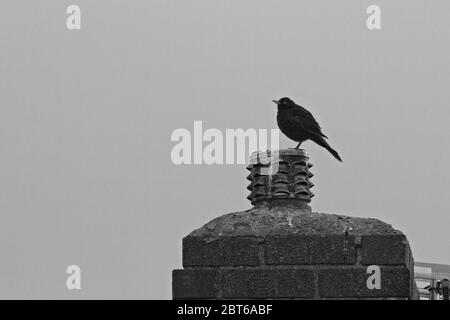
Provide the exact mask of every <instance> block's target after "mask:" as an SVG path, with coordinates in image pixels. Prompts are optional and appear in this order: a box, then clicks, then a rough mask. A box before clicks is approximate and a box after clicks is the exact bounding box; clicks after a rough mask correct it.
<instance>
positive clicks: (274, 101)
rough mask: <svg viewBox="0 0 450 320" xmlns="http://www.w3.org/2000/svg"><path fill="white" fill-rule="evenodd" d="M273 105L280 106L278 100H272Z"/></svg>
mask: <svg viewBox="0 0 450 320" xmlns="http://www.w3.org/2000/svg"><path fill="white" fill-rule="evenodd" d="M272 102H273V103H276V104H280V103H279V102H278V100H272Z"/></svg>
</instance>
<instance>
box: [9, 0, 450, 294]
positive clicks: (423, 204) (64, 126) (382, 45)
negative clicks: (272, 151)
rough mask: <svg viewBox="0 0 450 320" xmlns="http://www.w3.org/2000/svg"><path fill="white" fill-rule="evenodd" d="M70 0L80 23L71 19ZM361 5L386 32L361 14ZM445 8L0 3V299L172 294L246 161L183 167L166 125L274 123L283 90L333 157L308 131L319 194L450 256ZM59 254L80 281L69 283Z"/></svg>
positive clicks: (419, 247) (425, 254)
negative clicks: (76, 285) (187, 248)
mask: <svg viewBox="0 0 450 320" xmlns="http://www.w3.org/2000/svg"><path fill="white" fill-rule="evenodd" d="M70 4H78V5H79V6H80V7H81V10H82V30H81V31H69V30H67V29H66V26H65V20H66V17H67V15H66V13H65V10H66V7H67V6H68V5H70ZM370 4H378V5H380V7H381V10H382V30H380V31H368V30H367V28H366V26H365V19H366V17H367V15H366V13H365V11H366V8H367V6H368V5H370ZM449 10H450V4H449V3H448V1H432V2H431V1H424V0H421V1H418V0H414V1H411V0H408V1H406V0H402V1H395V2H393V1H350V0H344V1H317V0H314V1H298V0H296V1H262V0H258V1H244V2H243V1H225V0H215V1H211V0H208V1H207V0H203V1H197V0H194V1H162V0H161V1H157V0H145V1H112V0H110V1H106V0H101V1H99V0H96V1H87V0H85V1H75V0H74V1H61V0H58V1H57V0H53V1H50V0H46V1H18V0H15V1H12V0H10V1H2V2H0V48H1V50H0V159H1V162H0V163H1V165H0V252H1V257H2V258H1V264H0V298H153V299H160V298H170V297H171V288H170V286H171V270H172V269H174V268H180V267H181V239H182V237H183V236H185V235H187V234H188V233H189V232H191V231H192V230H193V229H195V228H198V227H200V226H202V225H203V224H204V223H206V222H208V221H209V220H211V219H212V218H214V217H216V216H218V215H221V214H224V213H227V212H231V211H237V210H245V209H248V208H249V206H250V204H249V203H248V201H247V200H246V199H245V197H246V196H247V190H246V189H245V187H246V185H247V181H246V180H245V177H246V175H247V172H246V170H245V167H244V166H242V165H224V166H217V165H216V166H207V165H197V166H194V165H192V166H187V165H184V166H183V165H182V166H175V165H173V164H172V163H171V161H170V151H171V149H172V147H173V146H174V145H175V143H174V142H171V141H170V135H171V133H172V131H173V130H174V129H176V128H187V129H189V130H192V127H193V121H194V120H202V121H203V125H204V127H205V128H218V129H221V130H225V129H226V128H267V129H271V128H275V127H276V121H275V114H276V108H275V106H274V105H273V103H272V102H271V99H274V98H279V97H281V96H290V97H291V98H292V99H294V100H295V101H296V102H298V103H299V104H302V105H304V106H305V107H307V108H308V109H310V110H311V111H312V112H313V113H314V115H315V116H316V118H317V119H318V120H319V122H320V123H321V125H322V127H323V129H324V132H325V134H327V135H328V136H329V137H330V144H331V145H332V146H333V147H335V148H336V149H337V150H338V151H339V154H340V155H341V156H342V158H343V160H344V162H343V164H340V163H338V162H337V161H335V160H334V159H333V158H332V157H331V156H330V155H329V154H328V153H327V152H326V151H325V150H323V149H321V148H320V147H317V146H316V145H314V144H312V143H305V144H304V147H306V149H307V151H308V152H309V154H310V155H311V161H312V162H313V163H314V165H315V166H314V168H313V172H314V174H315V176H314V178H313V181H314V183H315V185H316V186H315V187H314V193H315V194H316V197H315V198H314V200H313V202H312V207H313V209H314V210H315V211H321V212H329V213H339V214H346V215H350V216H360V217H374V218H378V219H381V220H383V221H386V222H388V223H391V224H392V225H393V226H394V227H396V228H398V229H400V230H402V231H403V232H405V233H406V235H407V236H408V238H409V240H410V243H411V246H412V249H413V253H414V257H415V259H416V260H419V261H427V262H436V263H447V264H449V263H450V241H449V234H448V232H449V231H448V230H449V222H450V217H449V201H448V199H449V198H450V188H449V184H450V170H449V169H448V166H449V163H450V148H449V143H448V141H449V140H450V130H449V129H448V122H449V121H448V120H449V118H450V110H449V89H450V88H449V83H450V62H449V56H450V45H449V43H448V39H449V38H450V37H449V36H450V35H449V33H450V21H449V19H448V12H449ZM282 139H283V140H282V141H281V146H282V147H294V146H295V143H294V142H291V141H289V140H287V139H286V138H284V137H283V138H282ZM70 264H77V265H79V266H80V267H81V269H82V290H81V291H78V292H74V291H68V290H67V289H66V288H65V279H66V277H67V275H66V274H65V269H66V267H67V266H68V265H70Z"/></svg>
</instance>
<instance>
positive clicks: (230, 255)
mask: <svg viewBox="0 0 450 320" xmlns="http://www.w3.org/2000/svg"><path fill="white" fill-rule="evenodd" d="M258 250H259V249H258V239H257V238H255V237H220V238H218V239H216V240H214V241H210V242H208V241H205V239H203V238H198V237H189V236H188V237H186V238H184V239H183V266H184V267H195V266H257V265H258V263H259V260H258Z"/></svg>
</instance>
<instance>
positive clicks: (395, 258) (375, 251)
mask: <svg viewBox="0 0 450 320" xmlns="http://www.w3.org/2000/svg"><path fill="white" fill-rule="evenodd" d="M361 255H362V261H361V263H362V264H378V265H381V264H386V265H396V264H397V265H405V266H408V267H409V244H408V241H407V240H406V237H405V236H404V235H403V234H395V235H389V234H387V235H364V236H362V237H361Z"/></svg>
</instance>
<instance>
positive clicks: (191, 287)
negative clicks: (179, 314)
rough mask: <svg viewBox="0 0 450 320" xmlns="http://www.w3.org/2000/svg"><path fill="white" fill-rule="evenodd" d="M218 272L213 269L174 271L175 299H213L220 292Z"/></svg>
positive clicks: (173, 295) (173, 294)
mask: <svg viewBox="0 0 450 320" xmlns="http://www.w3.org/2000/svg"><path fill="white" fill-rule="evenodd" d="M218 278H219V275H218V271H216V270H213V269H190V270H186V269H185V270H173V272H172V297H173V299H208V298H209V299H212V298H216V297H217V295H218V291H219V287H218V286H219V285H220V283H218V281H217V280H218Z"/></svg>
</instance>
